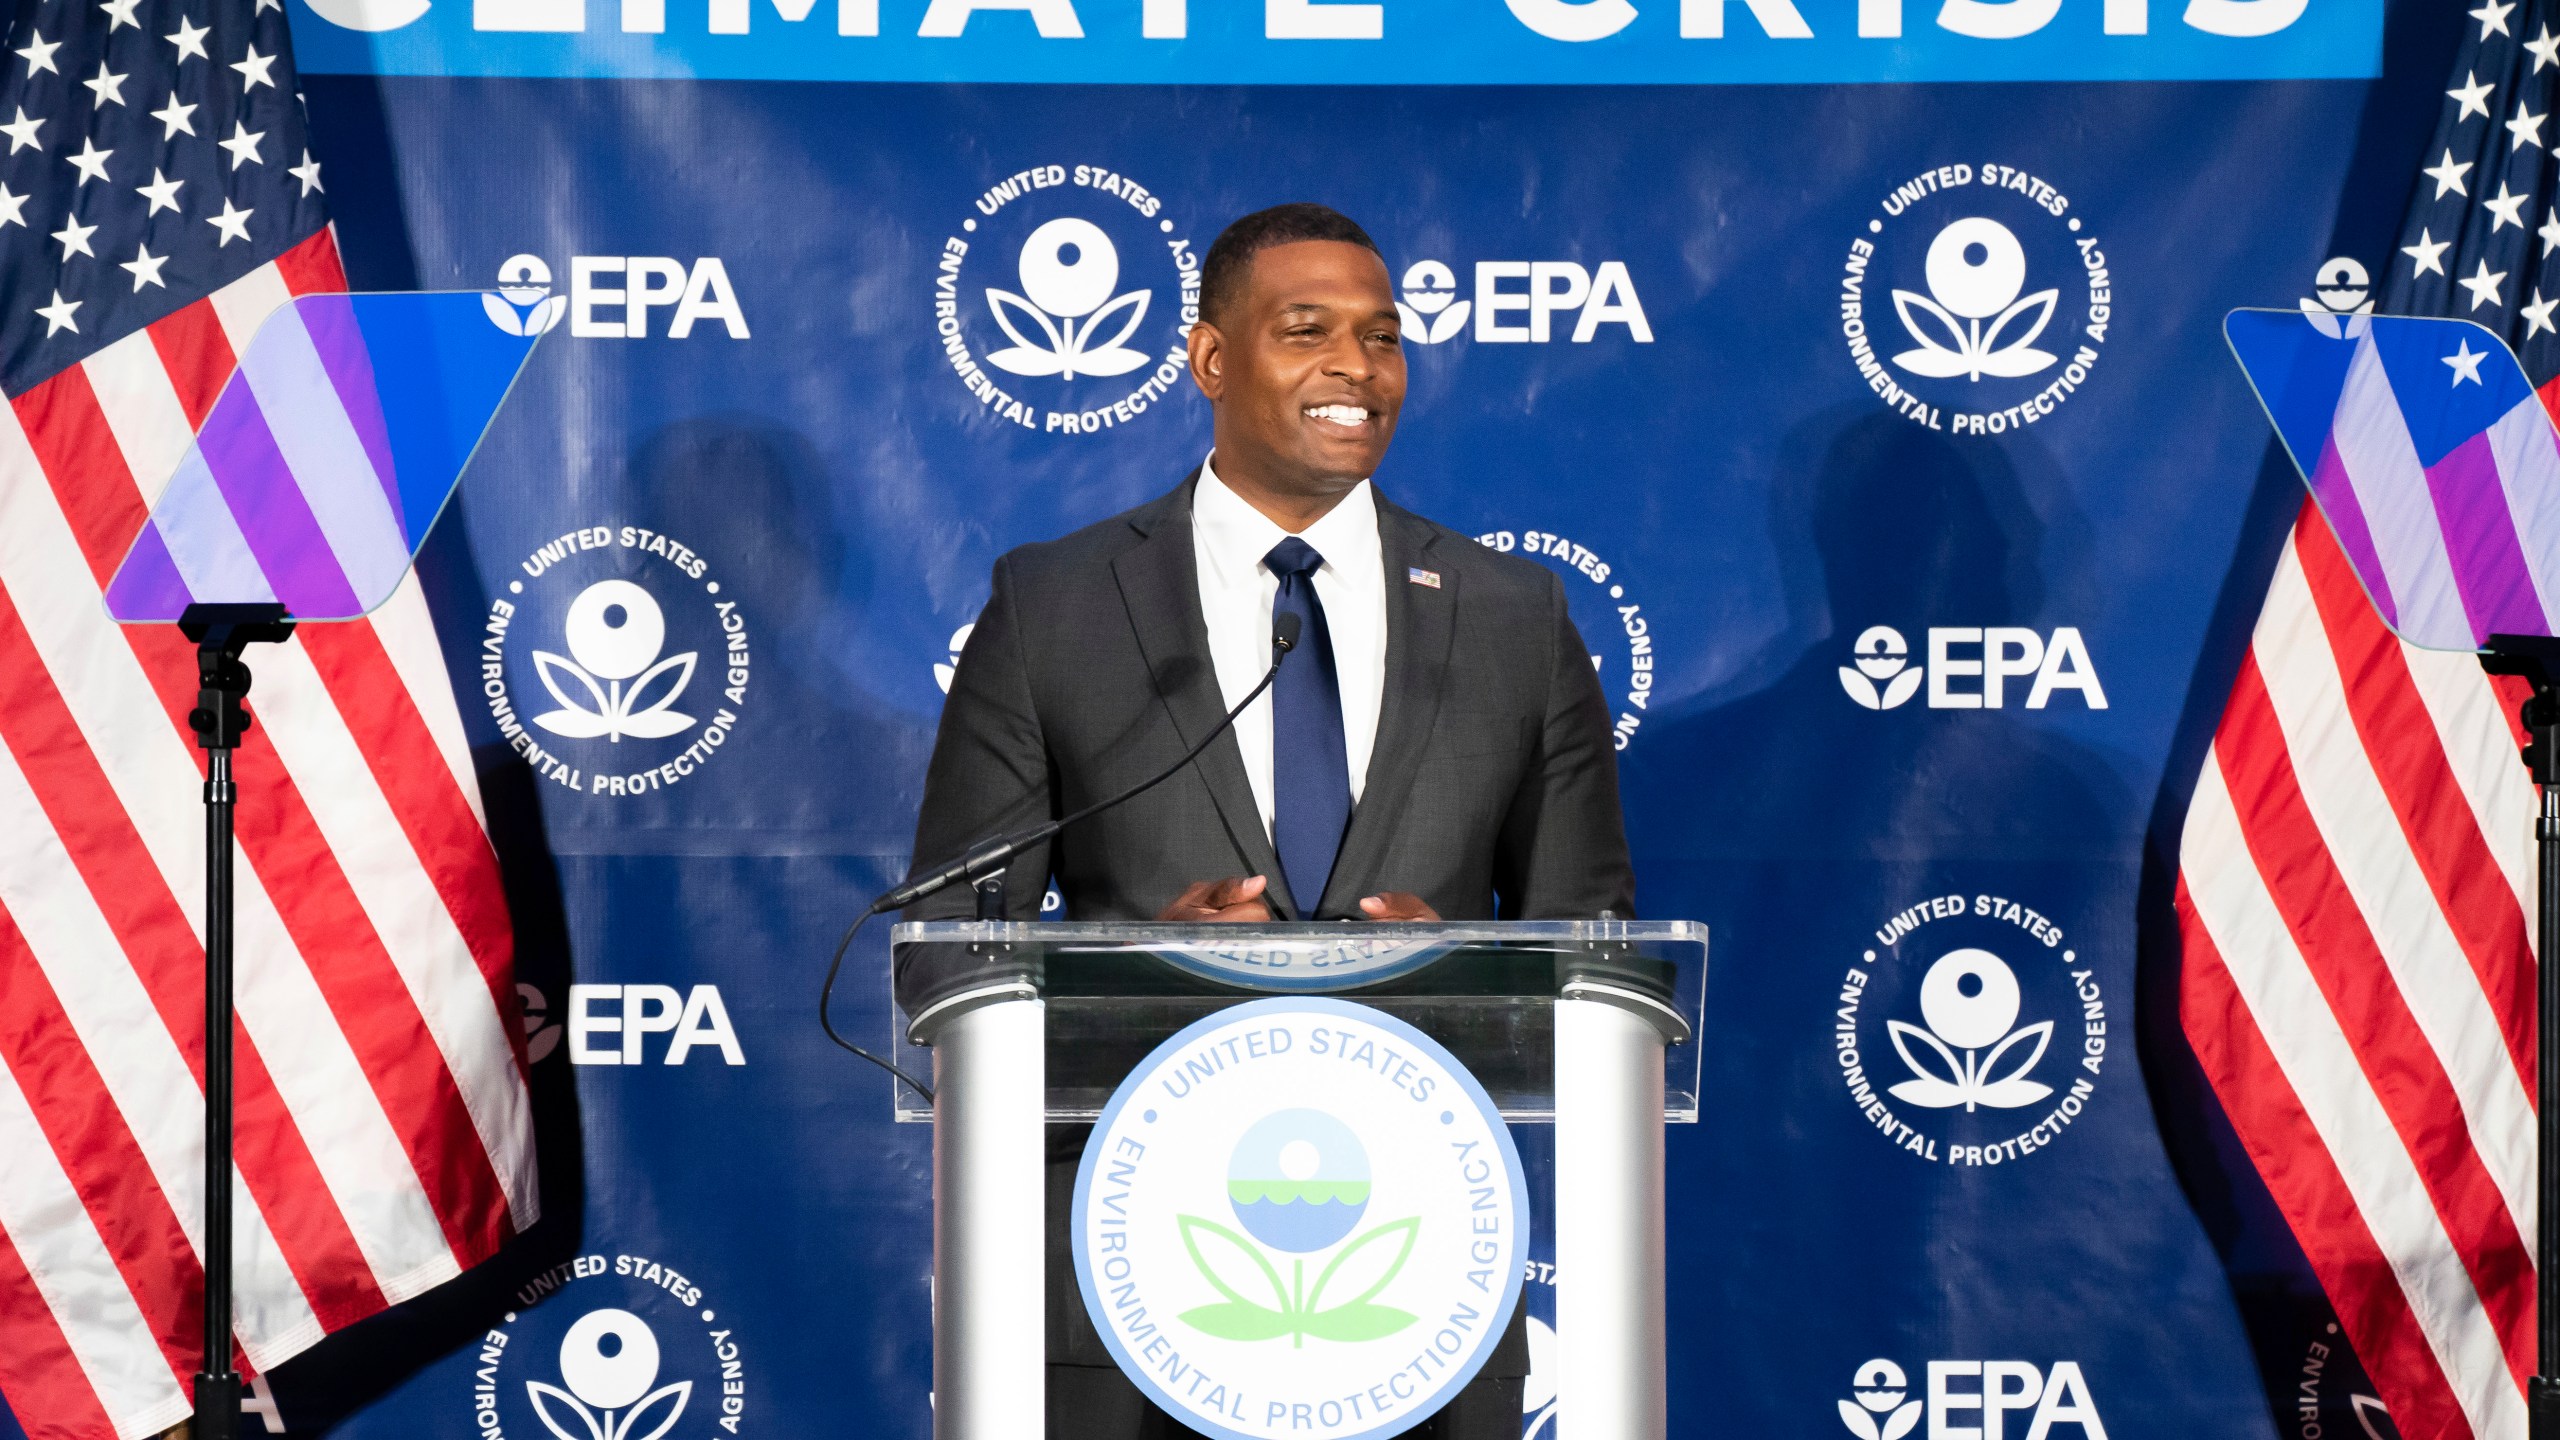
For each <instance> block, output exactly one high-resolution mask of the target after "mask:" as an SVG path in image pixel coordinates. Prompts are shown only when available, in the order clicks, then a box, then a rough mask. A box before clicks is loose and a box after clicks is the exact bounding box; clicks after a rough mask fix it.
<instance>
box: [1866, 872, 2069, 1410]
mask: <svg viewBox="0 0 2560 1440" xmlns="http://www.w3.org/2000/svg"><path fill="white" fill-rule="evenodd" d="M1830 1015H1831V1022H1832V1025H1831V1048H1832V1058H1833V1060H1834V1062H1835V1063H1836V1064H1837V1065H1838V1066H1839V1069H1840V1081H1841V1084H1842V1085H1843V1086H1844V1087H1845V1088H1846V1089H1847V1091H1848V1093H1849V1102H1850V1104H1851V1105H1852V1106H1854V1107H1855V1108H1856V1110H1857V1112H1858V1115H1859V1116H1860V1118H1861V1119H1862V1120H1863V1121H1864V1123H1866V1124H1869V1125H1872V1126H1874V1127H1875V1128H1876V1130H1877V1131H1879V1132H1880V1133H1881V1134H1883V1136H1884V1137H1885V1139H1886V1140H1887V1141H1889V1142H1891V1143H1892V1144H1893V1145H1894V1146H1895V1148H1897V1149H1900V1150H1902V1151H1904V1152H1905V1153H1907V1154H1910V1155H1913V1156H1915V1157H1917V1158H1919V1159H1921V1160H1924V1161H1931V1162H1935V1163H1938V1164H1943V1165H1962V1166H1968V1167H1979V1166H1994V1165H2002V1164H2007V1163H2010V1162H2013V1161H2017V1160H2020V1159H2023V1158H2024V1157H2026V1156H2029V1155H2033V1154H2034V1153H2036V1152H2037V1151H2039V1150H2042V1149H2044V1148H2045V1147H2047V1146H2049V1145H2051V1144H2053V1143H2054V1142H2055V1141H2056V1140H2058V1139H2060V1138H2061V1136H2062V1132H2063V1131H2065V1130H2067V1129H2069V1128H2070V1127H2071V1125H2072V1123H2073V1122H2075V1121H2076V1120H2078V1119H2079V1118H2080V1116H2081V1114H2082V1113H2083V1112H2085V1111H2086V1110H2087V1109H2088V1106H2089V1102H2090V1100H2091V1098H2092V1097H2094V1096H2095V1095H2096V1093H2097V1086H2098V1081H2099V1079H2100V1077H2101V1076H2102V1074H2103V1073H2104V1069H2105V1066H2106V1060H2107V1041H2108V1039H2109V1029H2110V1026H2111V1024H2112V1020H2111V1018H2110V1017H2109V1016H2108V1014H2107V1003H2106V992H2105V989H2104V987H2103V986H2102V985H2101V984H2100V982H2099V978H2098V967H2097V965H2096V964H2095V963H2094V962H2093V961H2091V960H2088V959H2084V958H2083V957H2082V956H2081V954H2080V952H2079V951H2078V950H2076V949H2074V948H2071V947H2069V946H2066V945H2065V944H2064V943H2063V930H2062V926H2061V925H2060V924H2059V923H2058V922H2056V921H2055V920H2054V919H2053V918H2052V917H2051V916H2049V915H2046V914H2044V913H2043V912H2042V911H2040V910H2037V909H2035V908H2034V907H2033V906H2030V905H2027V904H2025V903H2023V902H2021V901H2017V900H2012V899H2009V898H2008V897H2006V896H2001V895H1988V894H1976V895H1963V894H1947V895H1937V896H1932V897H1930V898H1929V899H1926V900H1922V901H1920V902H1919V903H1917V904H1914V905H1910V906H1907V907H1905V908H1904V909H1902V910H1900V911H1898V912H1896V913H1895V914H1893V915H1891V916H1889V917H1887V918H1886V920H1885V922H1884V923H1883V924H1881V925H1879V926H1877V927H1876V929H1875V932H1874V943H1873V945H1872V946H1871V947H1869V948H1867V949H1865V950H1864V951H1863V952H1862V953H1861V955H1860V956H1859V958H1858V959H1857V960H1856V961H1855V962H1853V963H1851V964H1850V965H1849V966H1848V968H1847V969H1846V970H1845V971H1844V972H1843V973H1842V975H1841V979H1840V989H1839V991H1838V993H1837V998H1836V1000H1835V1001H1834V1002H1833V1009H1832V1010H1831V1012H1830ZM1879 1022H1881V1023H1879ZM1879 1413H1881V1412H1879ZM1932 1433H1933V1434H1934V1433H1935V1432H1934V1431H1933V1432H1932ZM1878 1440H1886V1437H1882V1436H1879V1437H1878Z"/></svg>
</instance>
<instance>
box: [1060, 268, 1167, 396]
mask: <svg viewBox="0 0 2560 1440" xmlns="http://www.w3.org/2000/svg"><path fill="white" fill-rule="evenodd" d="M1150 298H1151V297H1150V296H1149V294H1148V292H1146V291H1144V290H1132V291H1130V292H1129V293H1128V294H1126V295H1123V296H1121V297H1120V298H1119V299H1117V300H1114V301H1112V302H1111V303H1110V304H1108V305H1105V306H1103V307H1102V308H1101V309H1099V310H1096V311H1094V312H1093V313H1092V314H1091V315H1089V316H1086V317H1085V322H1084V328H1083V329H1082V330H1076V329H1074V328H1073V327H1072V326H1070V328H1069V329H1068V332H1067V341H1068V343H1069V344H1070V345H1072V346H1073V347H1074V348H1073V350H1071V351H1070V352H1069V353H1068V355H1067V357H1066V364H1067V370H1066V376H1065V378H1066V379H1069V380H1073V379H1074V378H1076V372H1078V371H1082V372H1084V373H1085V374H1087V375H1106V376H1107V375H1126V374H1128V373H1129V372H1130V371H1132V370H1135V369H1137V368H1138V367H1139V366H1141V365H1144V364H1146V363H1147V357H1146V356H1144V355H1141V354H1139V353H1138V352H1137V351H1135V350H1127V349H1123V348H1121V342H1122V341H1124V340H1126V339H1128V338H1129V337H1130V336H1131V335H1134V334H1136V333H1137V331H1138V324H1139V322H1140V321H1143V320H1145V319H1146V318H1147V301H1148V300H1149V299H1150ZM1121 309H1126V310H1127V311H1128V312H1129V318H1128V319H1127V320H1125V321H1123V322H1122V323H1121V326H1120V330H1119V333H1118V334H1115V335H1113V336H1112V337H1111V338H1110V339H1108V340H1106V341H1104V342H1103V343H1101V344H1100V345H1095V344H1094V343H1093V336H1094V332H1095V331H1097V330H1100V329H1101V328H1102V322H1103V321H1104V320H1106V319H1109V318H1110V316H1111V313H1112V312H1113V311H1115V310H1121Z"/></svg>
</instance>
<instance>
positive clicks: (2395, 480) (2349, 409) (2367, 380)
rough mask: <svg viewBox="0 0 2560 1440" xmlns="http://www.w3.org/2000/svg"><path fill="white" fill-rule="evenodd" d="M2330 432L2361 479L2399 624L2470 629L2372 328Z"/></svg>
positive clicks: (2351, 473) (2359, 499) (2360, 500)
mask: <svg viewBox="0 0 2560 1440" xmlns="http://www.w3.org/2000/svg"><path fill="white" fill-rule="evenodd" d="M2330 434H2331V436H2332V438H2333V439H2334V441H2335V443H2336V444H2337V447H2338V459H2339V461H2340V463H2341V464H2342V465H2343V466H2344V468H2345V470H2346V474H2347V478H2348V480H2349V481H2350V482H2352V483H2353V484H2354V486H2355V493H2356V503H2357V504H2358V505H2359V506H2361V507H2362V509H2363V513H2364V517H2365V522H2366V528H2367V530H2368V531H2369V533H2371V535H2372V536H2373V543H2374V549H2375V552H2376V553H2377V554H2378V555H2379V556H2380V557H2381V560H2382V569H2383V573H2384V574H2385V575H2387V576H2388V577H2390V582H2391V598H2392V601H2393V604H2394V606H2395V614H2396V617H2397V624H2398V625H2399V627H2400V628H2401V629H2402V630H2404V631H2409V632H2412V633H2415V634H2420V635H2430V634H2445V633H2448V632H2449V631H2450V630H2453V629H2467V628H2468V626H2469V625H2470V618H2469V616H2468V615H2467V614H2465V613H2464V611H2463V608H2462V596H2461V593H2460V592H2459V591H2458V590H2457V589H2456V588H2455V586H2454V583H2453V562H2452V560H2451V559H2450V558H2449V557H2447V556H2446V554H2445V552H2444V538H2443V536H2442V535H2441V534H2439V533H2438V532H2437V530H2436V527H2435V526H2434V524H2433V523H2432V521H2433V518H2434V514H2435V497H2434V496H2433V495H2431V494H2430V493H2429V492H2428V489H2427V472H2426V468H2425V467H2424V466H2422V465H2420V464H2419V463H2418V447H2417V445H2416V443H2415V442H2414V441H2412V440H2411V439H2410V438H2409V430H2408V426H2407V425H2406V424H2405V423H2403V422H2402V420H2401V418H2400V407H2399V405H2398V403H2397V402H2396V401H2394V399H2393V398H2392V394H2391V381H2390V379H2389V378H2388V377H2387V376H2385V375H2384V374H2383V370H2382V357H2381V355H2380V354H2379V353H2378V352H2377V351H2376V350H2375V349H2374V345H2373V338H2372V337H2371V336H2369V335H2368V336H2366V337H2365V338H2364V339H2363V340H2362V341H2360V342H2358V344H2357V345H2356V356H2355V359H2354V360H2353V361H2352V362H2351V363H2349V365H2348V366H2347V385H2346V389H2345V391H2344V392H2343V393H2342V394H2341V395H2340V396H2339V397H2338V410H2337V420H2336V428H2334V429H2333V430H2332V431H2331V432H2330ZM2420 517H2423V518H2420Z"/></svg>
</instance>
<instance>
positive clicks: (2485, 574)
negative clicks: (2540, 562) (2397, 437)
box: [2427, 431, 2543, 639]
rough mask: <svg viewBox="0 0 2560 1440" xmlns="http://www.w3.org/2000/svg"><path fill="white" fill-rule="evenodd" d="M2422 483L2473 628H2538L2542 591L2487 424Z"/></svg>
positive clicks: (2484, 633) (2518, 631) (2497, 631)
mask: <svg viewBox="0 0 2560 1440" xmlns="http://www.w3.org/2000/svg"><path fill="white" fill-rule="evenodd" d="M2427 488H2428V489H2429V490H2430V491H2431V492H2433V493H2434V496H2435V502H2436V524H2437V527H2438V528H2439V529H2440V530H2441V531H2442V532H2443V535H2444V544H2445V550H2446V552H2447V554H2448V556H2449V557H2450V558H2451V560H2452V562H2453V579H2454V585H2455V587H2456V588H2457V589H2458V590H2459V591H2460V592H2461V595H2462V608H2463V611H2464V613H2466V614H2468V615H2469V616H2470V617H2471V631H2472V633H2473V634H2474V635H2478V636H2481V637H2482V638H2484V639H2485V638H2486V637H2488V636H2491V635H2531V634H2534V633H2535V632H2537V631H2539V630H2541V629H2542V628H2543V619H2542V597H2541V596H2539V595H2537V594H2535V593H2534V589H2533V576H2532V575H2531V574H2530V573H2528V572H2527V570H2526V568H2525V561H2524V548H2523V546H2522V545H2521V544H2520V543H2518V541H2517V540H2516V531H2515V520H2514V517H2513V516H2511V515H2510V514H2509V513H2508V511H2507V504H2506V496H2505V495H2503V494H2501V493H2500V492H2499V489H2498V461H2497V457H2496V455H2495V454H2494V453H2493V452H2492V450H2491V448H2490V444H2489V436H2488V434H2487V432H2485V431H2484V432H2482V433H2481V434H2478V435H2474V436H2472V437H2471V438H2470V439H2468V440H2466V441H2464V442H2463V443H2461V444H2460V445H2457V446H2455V447H2454V448H2453V450H2452V451H2451V452H2449V453H2447V454H2446V455H2445V457H2444V458H2443V459H2441V460H2438V461H2437V462H2436V463H2435V464H2433V465H2431V466H2428V467H2427Z"/></svg>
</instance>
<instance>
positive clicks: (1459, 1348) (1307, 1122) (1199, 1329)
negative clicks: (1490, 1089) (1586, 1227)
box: [1073, 997, 1529, 1440]
mask: <svg viewBox="0 0 2560 1440" xmlns="http://www.w3.org/2000/svg"><path fill="white" fill-rule="evenodd" d="M1073 1235H1074V1244H1075V1272H1076V1283H1077V1286H1078V1287H1079V1288H1080V1289H1081V1290H1082V1291H1083V1293H1084V1303H1085V1309H1086V1311H1087V1312H1088V1313H1090V1314H1091V1315H1092V1317H1093V1323H1094V1328H1095V1329H1097V1330H1099V1331H1100V1332H1101V1334H1102V1338H1103V1341H1104V1343H1105V1344H1106V1345H1108V1346H1109V1347H1110V1349H1111V1353H1112V1356H1113V1358H1115V1359H1116V1360H1118V1361H1119V1363H1120V1368H1121V1370H1122V1371H1123V1372H1125V1373H1126V1374H1127V1375H1128V1376H1129V1378H1130V1379H1131V1380H1133V1381H1135V1382H1136V1383H1137V1385H1138V1386H1139V1388H1140V1389H1142V1390H1144V1391H1145V1392H1146V1393H1147V1396H1148V1398H1150V1399H1152V1400H1153V1401H1155V1403H1156V1404H1157V1405H1159V1406H1162V1407H1163V1408H1164V1409H1165V1410H1167V1411H1169V1412H1171V1413H1172V1414H1173V1416H1174V1417H1175V1418H1176V1419H1178V1420H1180V1421H1181V1422H1182V1423H1183V1424H1185V1425H1188V1426H1190V1427H1191V1428H1193V1429H1195V1430H1198V1431H1200V1432H1202V1433H1204V1434H1207V1435H1212V1436H1217V1437H1220V1440H1272V1437H1278V1436H1283V1435H1287V1436H1311V1437H1319V1440H1384V1437H1387V1436H1391V1435H1397V1434H1401V1433H1403V1432H1404V1431H1406V1430H1408V1429H1411V1428H1412V1427H1413V1426H1415V1425H1418V1424H1420V1423H1421V1422H1422V1421H1424V1420H1426V1419H1428V1418H1429V1417H1430V1416H1431V1415H1432V1414H1433V1413H1434V1412H1436V1411H1437V1410H1438V1409H1439V1408H1440V1407H1441V1406H1442V1405H1443V1404H1445V1403H1446V1402H1447V1401H1448V1400H1450V1399H1451V1398H1452V1397H1454V1396H1455V1395H1456V1394H1457V1393H1458V1391H1459V1390H1461V1389H1463V1388H1464V1387H1465V1386H1466V1384H1467V1382H1468V1381H1469V1380H1472V1379H1473V1378H1475V1374H1476V1372H1477V1371H1478V1370H1480V1369H1482V1368H1483V1366H1484V1363H1485V1360H1486V1358H1487V1357H1488V1356H1490V1355H1491V1354H1492V1353H1493V1349H1494V1346H1495V1344H1496V1343H1497V1342H1498V1341H1500V1339H1501V1338H1502V1331H1503V1326H1504V1324H1505V1323H1506V1322H1507V1321H1508V1320H1509V1318H1510V1314H1511V1308H1512V1306H1513V1304H1514V1303H1515V1302H1516V1301H1517V1300H1518V1298H1519V1293H1520V1284H1521V1278H1522V1276H1523V1275H1524V1274H1525V1273H1526V1269H1525V1262H1526V1260H1527V1257H1528V1244H1529V1199H1528V1189H1527V1184H1526V1181H1525V1178H1524V1176H1523V1173H1522V1170H1521V1167H1520V1156H1519V1152H1518V1151H1517V1150H1516V1149H1514V1148H1513V1146H1512V1143H1511V1133H1510V1131H1509V1130H1508V1129H1506V1128H1505V1127H1504V1125H1503V1122H1502V1116H1501V1114H1500V1112H1498V1111H1497V1110H1496V1109H1495V1108H1494V1105H1493V1101H1492V1100H1491V1099H1490V1098H1489V1097H1488V1096H1487V1095H1486V1094H1485V1092H1484V1087H1483V1086H1481V1085H1479V1084H1478V1083H1476V1080H1475V1077H1474V1076H1472V1075H1470V1074H1468V1073H1467V1072H1466V1070H1465V1069H1464V1068H1463V1067H1462V1066H1460V1065H1459V1064H1458V1062H1457V1060H1456V1059H1455V1058H1453V1057H1452V1056H1451V1055H1450V1054H1449V1052H1447V1051H1446V1050H1443V1049H1442V1048H1441V1047H1440V1046H1439V1045H1438V1044H1437V1043H1436V1042H1434V1041H1433V1040H1432V1039H1431V1038H1430V1037H1428V1036H1426V1035H1424V1034H1423V1033H1422V1032H1421V1031H1419V1030H1416V1029H1414V1028H1413V1027H1412V1026H1410V1025H1407V1024H1406V1023H1404V1022H1403V1021H1401V1020H1398V1019H1395V1018H1394V1017H1392V1016H1390V1015H1386V1014H1383V1013H1381V1012H1379V1011H1377V1010H1372V1009H1370V1008H1368V1007H1367V1006H1364V1005H1355V1004H1351V1003H1349V1002H1347V1001H1342V1000H1333V999H1322V998H1312V997H1310V998H1297V999H1274V1000H1260V1001H1255V1002H1252V1003H1249V1004H1244V1005H1238V1006H1235V1007H1233V1008H1230V1009H1226V1010H1221V1011H1219V1012H1218V1013H1217V1014H1215V1015H1212V1016H1210V1017H1208V1018H1207V1019H1205V1020H1202V1021H1200V1022H1198V1023H1197V1024H1194V1025H1192V1026H1191V1027H1190V1028H1188V1029H1186V1030H1184V1031H1183V1032H1182V1033H1181V1034H1179V1035H1176V1036H1174V1037H1173V1038H1172V1039H1170V1040H1168V1041H1166V1042H1165V1043H1164V1044H1163V1045H1161V1046H1159V1047H1157V1049H1156V1051H1155V1053H1154V1054H1152V1055H1150V1056H1148V1057H1147V1059H1146V1061H1145V1062H1144V1063H1142V1064H1141V1065H1139V1066H1138V1068H1137V1069H1136V1070H1134V1071H1132V1072H1131V1073H1130V1075H1129V1078H1128V1079H1127V1080H1126V1081H1124V1082H1122V1084H1121V1086H1120V1089H1119V1091H1118V1093H1116V1094H1114V1095H1113V1096H1112V1097H1111V1104H1110V1106H1109V1108H1108V1109H1106V1110H1104V1112H1103V1115H1102V1119H1101V1122H1100V1123H1099V1124H1097V1125H1095V1126H1094V1129H1093V1137H1092V1139H1091V1140H1090V1141H1088V1142H1087V1144H1086V1146H1085V1152H1084V1162H1083V1164H1082V1166H1081V1167H1080V1168H1079V1169H1078V1171H1077V1174H1076V1191H1075V1210H1074V1218H1073Z"/></svg>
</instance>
